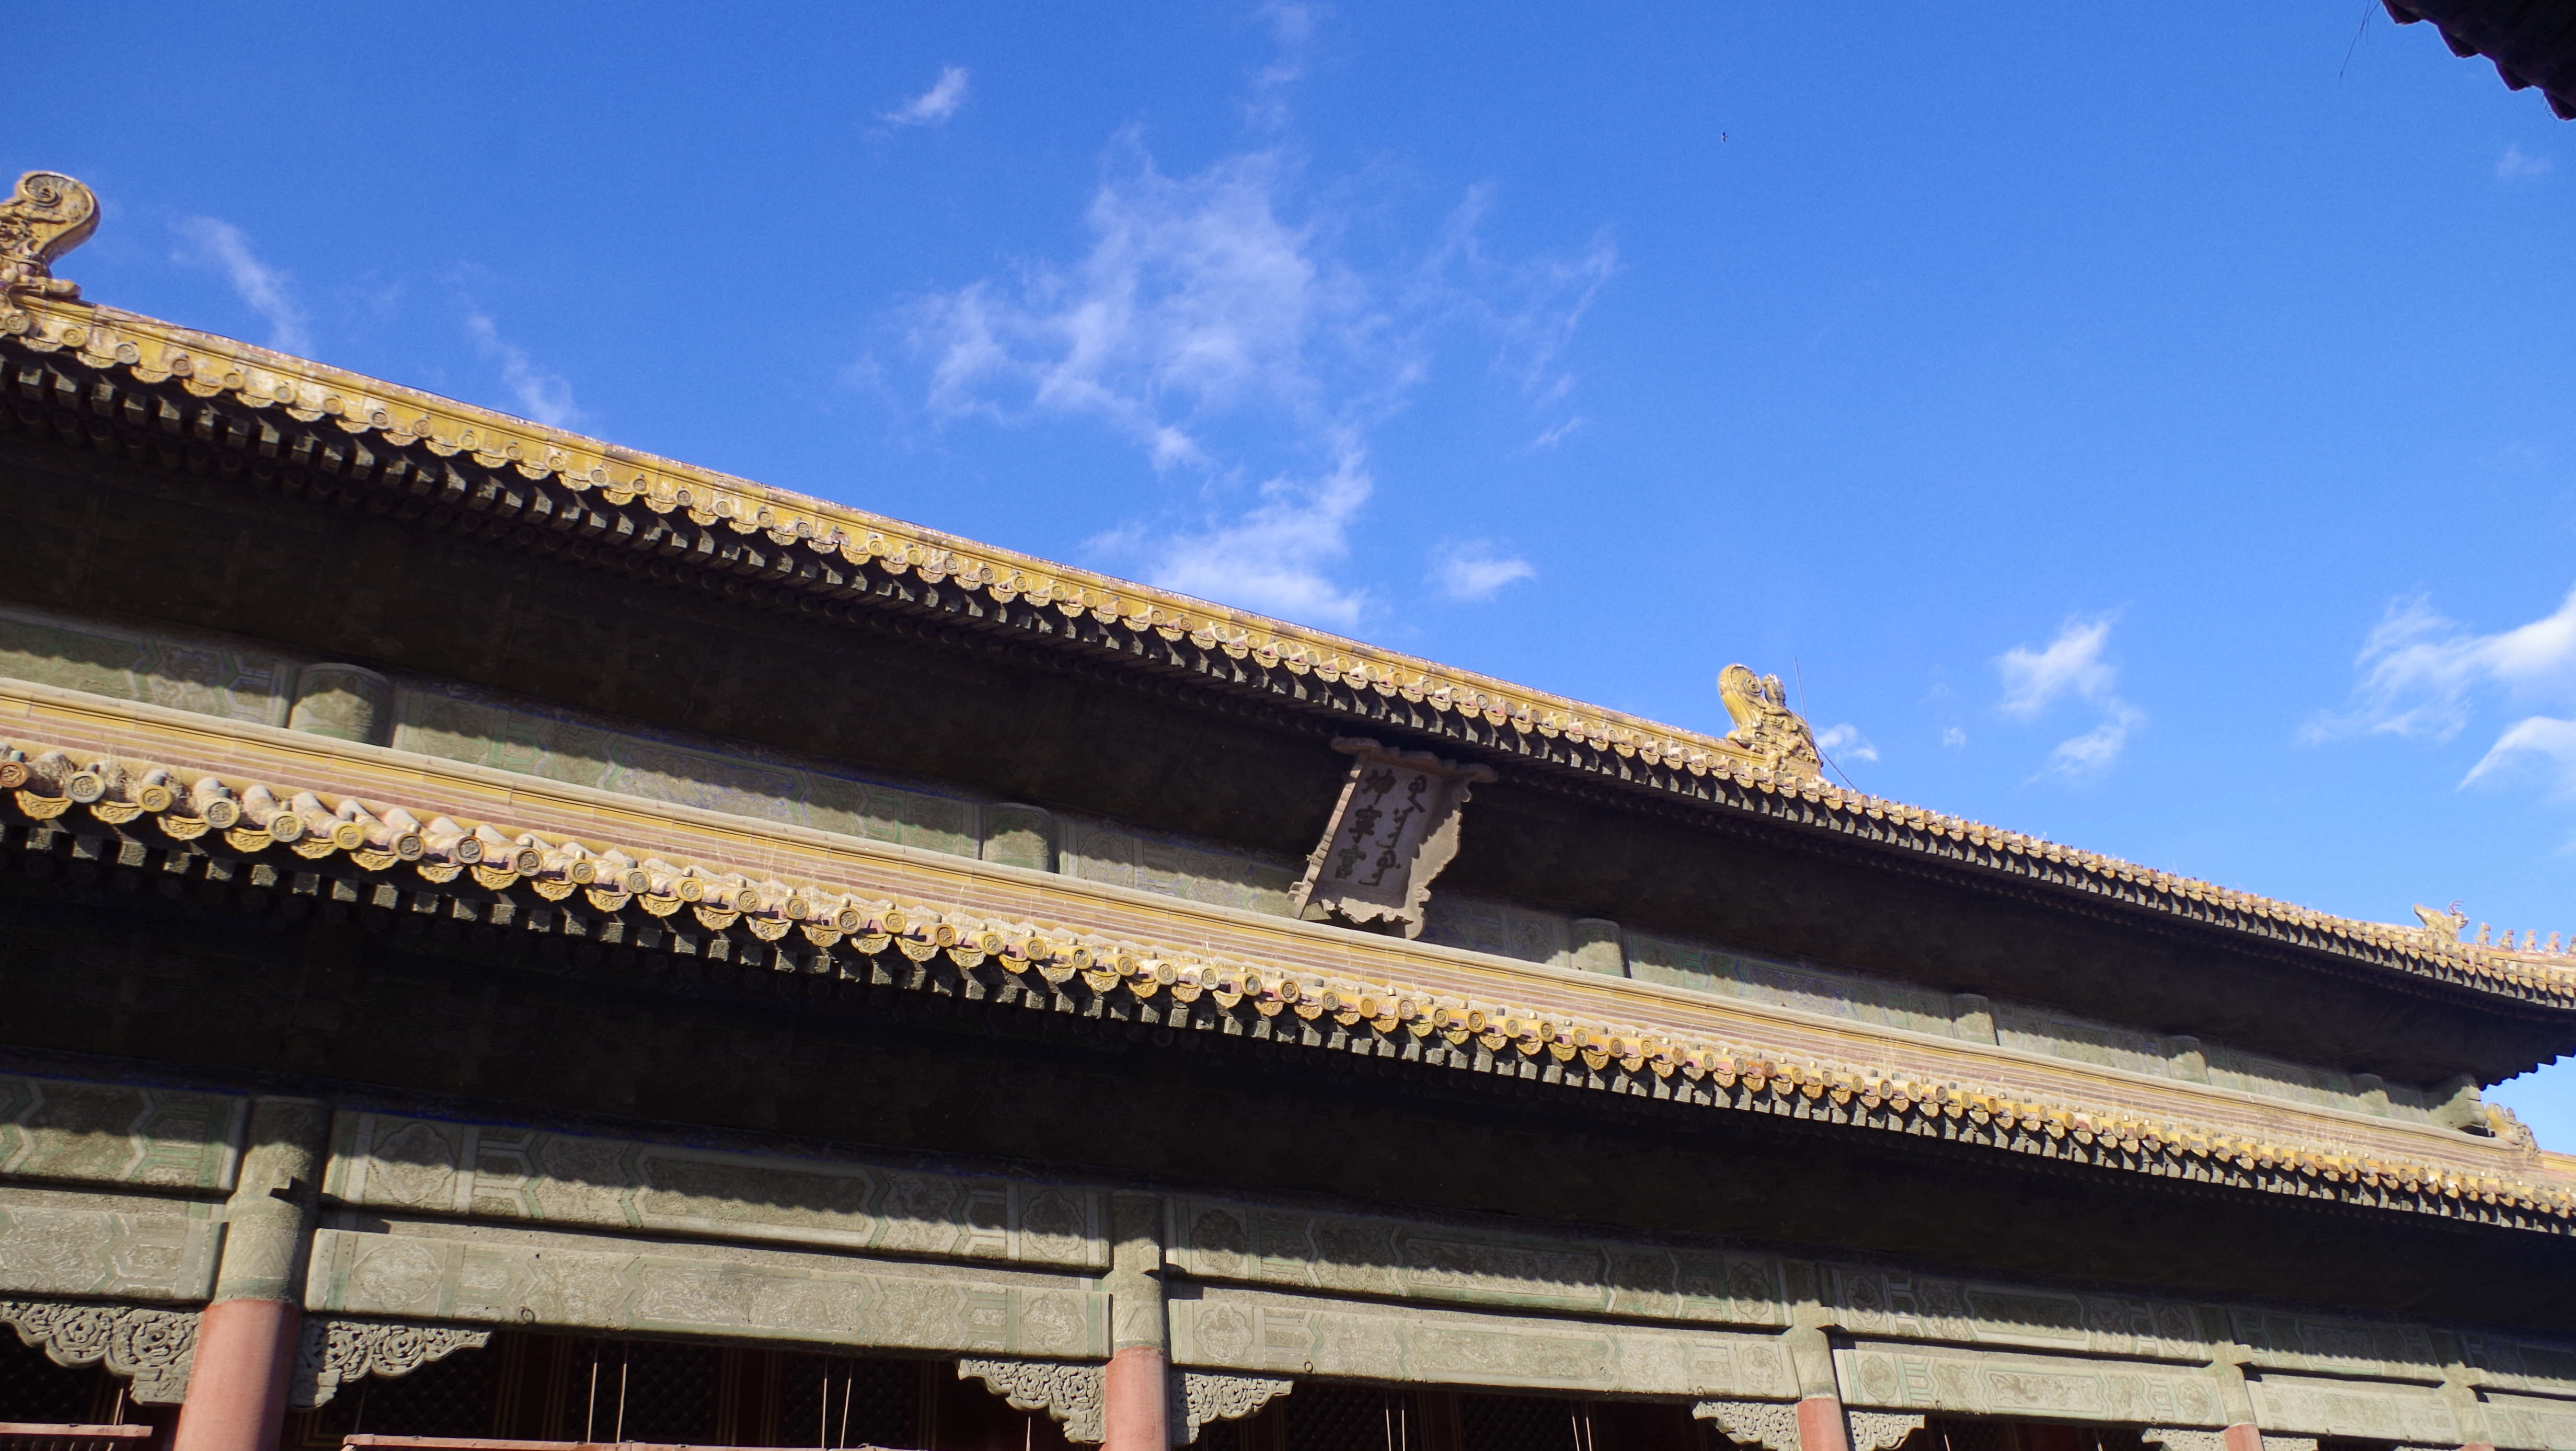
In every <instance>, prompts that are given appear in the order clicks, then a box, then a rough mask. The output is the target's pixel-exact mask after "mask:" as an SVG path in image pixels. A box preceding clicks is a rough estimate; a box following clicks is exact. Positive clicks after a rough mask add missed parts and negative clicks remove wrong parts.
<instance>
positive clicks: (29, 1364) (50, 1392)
mask: <svg viewBox="0 0 2576 1451" xmlns="http://www.w3.org/2000/svg"><path fill="white" fill-rule="evenodd" d="M114 1379H115V1378H114V1377H112V1376H110V1375H108V1374H107V1372H106V1371H104V1370H102V1369H100V1368H99V1367H97V1366H94V1365H92V1366H82V1367H80V1368H79V1369H73V1368H72V1367H70V1366H62V1365H56V1364H54V1363H53V1362H52V1361H51V1360H49V1359H47V1358H46V1357H45V1353H44V1352H43V1351H41V1350H38V1349H37V1348H36V1347H34V1346H32V1345H29V1344H27V1343H26V1342H25V1341H23V1340H20V1339H19V1338H18V1332H17V1331H16V1330H14V1329H11V1328H9V1327H8V1326H5V1325H0V1421H44V1422H52V1423H54V1424H57V1425H62V1424H71V1423H75V1422H78V1423H90V1422H95V1421H97V1420H99V1419H101V1417H100V1415H99V1405H100V1402H101V1400H102V1399H106V1400H109V1401H113V1400H114V1399H115V1394H116V1393H115V1389H114V1385H113V1382H114Z"/></svg>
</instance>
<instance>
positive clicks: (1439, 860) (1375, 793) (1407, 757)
mask: <svg viewBox="0 0 2576 1451" xmlns="http://www.w3.org/2000/svg"><path fill="white" fill-rule="evenodd" d="M1333 749H1334V750H1337V751H1344V752H1347V753H1349V754H1350V756H1351V757H1352V761H1351V774H1350V778H1349V779H1348V780H1346V781H1344V782H1343V783H1342V795H1341V799H1340V800H1339V801H1337V802H1335V803H1334V805H1333V815H1332V819H1331V820H1330V821H1329V822H1327V823H1326V824H1325V826H1324V841H1323V844H1322V845H1321V846H1318V847H1316V848H1315V850H1314V852H1313V854H1311V855H1309V856H1308V857H1307V858H1306V875H1305V877H1304V879H1303V880H1301V881H1299V882H1298V883H1297V888H1296V891H1295V892H1294V893H1293V894H1292V896H1291V898H1290V902H1291V905H1292V906H1293V907H1294V908H1295V909H1296V910H1297V913H1298V915H1300V916H1303V917H1307V918H1310V919H1312V918H1318V917H1320V918H1322V919H1324V920H1326V921H1333V922H1341V923H1345V924H1347V925H1349V926H1353V927H1362V926H1367V925H1369V924H1372V923H1380V922H1383V923H1392V924H1395V925H1396V926H1398V927H1401V928H1402V929H1403V932H1404V935H1405V936H1407V937H1418V936H1420V935H1421V934H1422V905H1423V903H1424V902H1426V901H1428V900H1430V897H1431V879H1432V878H1433V877H1436V876H1438V875H1440V869H1441V868H1442V867H1445V866H1447V865H1449V861H1450V858H1452V857H1455V856H1456V855H1457V854H1458V808H1459V807H1461V806H1464V805H1466V804H1467V792H1468V788H1469V787H1470V786H1472V785H1474V784H1475V783H1476V782H1479V781H1491V780H1493V779H1494V773H1493V772H1492V771H1491V770H1490V769H1488V768H1486V767H1484V766H1461V765H1458V764H1457V763H1455V762H1452V761H1444V760H1441V759H1440V758H1439V757H1438V756H1435V755H1433V754H1431V753H1430V752H1429V751H1392V750H1388V749H1386V748H1385V747H1383V746H1380V745H1379V744H1378V743H1377V742H1375V741H1371V740H1358V739H1344V740H1337V741H1335V742H1333Z"/></svg>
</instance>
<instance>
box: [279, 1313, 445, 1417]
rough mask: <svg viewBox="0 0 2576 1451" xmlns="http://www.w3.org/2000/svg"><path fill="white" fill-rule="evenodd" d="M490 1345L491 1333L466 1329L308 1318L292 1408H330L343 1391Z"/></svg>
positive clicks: (300, 1343)
mask: <svg viewBox="0 0 2576 1451" xmlns="http://www.w3.org/2000/svg"><path fill="white" fill-rule="evenodd" d="M491 1343H492V1332H491V1331H489V1330H477V1329H472V1328H469V1327H466V1326H463V1325H429V1324H417V1323H413V1322H409V1321H401V1320H353V1319H349V1318H347V1317H345V1316H339V1315H311V1316H307V1317H305V1321H304V1330H303V1335H302V1338H301V1339H300V1340H299V1341H298V1342H297V1344H296V1348H295V1378H294V1380H293V1381H292V1382H291V1383H290V1385H289V1388H288V1400H287V1404H289V1405H291V1406H294V1407H295V1408H297V1409H298V1410H310V1409H312V1408H313V1407H315V1406H322V1405H328V1404H330V1401H331V1398H332V1397H333V1396H334V1395H337V1394H338V1393H339V1392H340V1390H341V1388H342V1387H344V1386H347V1385H349V1384H350V1383H352V1382H354V1381H357V1380H359V1379H361V1378H363V1377H366V1376H371V1375H377V1376H398V1375H409V1374H411V1373H412V1372H413V1371H416V1370H418V1369H420V1368H421V1367H422V1366H424V1365H427V1364H429V1363H430V1362H431V1361H433V1360H444V1359H446V1358H447V1357H448V1356H450V1355H453V1354H455V1353H456V1352H457V1351H460V1350H480V1349H482V1348H483V1347H485V1346H487V1345H489V1344H491Z"/></svg>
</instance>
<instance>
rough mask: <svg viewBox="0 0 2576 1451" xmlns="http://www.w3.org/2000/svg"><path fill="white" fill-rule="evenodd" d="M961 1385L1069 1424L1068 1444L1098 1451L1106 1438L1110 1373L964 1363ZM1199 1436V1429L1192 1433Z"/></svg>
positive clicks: (1022, 1363)
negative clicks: (972, 1383) (973, 1383)
mask: <svg viewBox="0 0 2576 1451" xmlns="http://www.w3.org/2000/svg"><path fill="white" fill-rule="evenodd" d="M957 1378H958V1379H959V1380H980V1381H982V1382H983V1383H984V1385H985V1388H986V1389H988V1390H990V1391H991V1392H992V1393H993V1394H995V1395H997V1396H1000V1397H1002V1398H1003V1399H1005V1400H1007V1401H1009V1402H1010V1403H1011V1409H1012V1410H1015V1411H1044V1412H1046V1413H1047V1414H1048V1415H1050V1416H1052V1417H1054V1418H1055V1419H1056V1420H1058V1421H1061V1422H1063V1423H1064V1439H1066V1440H1068V1441H1071V1442H1073V1443H1074V1444H1075V1445H1077V1446H1097V1445H1099V1444H1100V1442H1101V1440H1102V1438H1103V1436H1104V1435H1105V1432H1104V1431H1103V1429H1102V1426H1101V1406H1102V1403H1103V1401H1104V1399H1105V1397H1106V1394H1107V1391H1106V1387H1107V1383H1108V1371H1107V1368H1106V1367H1103V1366H1097V1365H1059V1364H1055V1363H1053V1362H1049V1361H1042V1360H961V1361H959V1362H957ZM1193 1429H1194V1430H1195V1428H1193Z"/></svg>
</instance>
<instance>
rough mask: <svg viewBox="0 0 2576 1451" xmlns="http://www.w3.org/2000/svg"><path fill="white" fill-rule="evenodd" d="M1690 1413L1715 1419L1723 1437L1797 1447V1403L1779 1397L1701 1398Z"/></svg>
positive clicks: (1773, 1447) (1781, 1448) (1789, 1449)
mask: <svg viewBox="0 0 2576 1451" xmlns="http://www.w3.org/2000/svg"><path fill="white" fill-rule="evenodd" d="M1691 1414H1692V1415H1694V1416H1696V1417H1698V1418H1699V1419H1701V1420H1703V1421H1711V1422H1715V1423H1716V1425H1717V1429H1718V1431H1719V1432H1720V1433H1722V1434H1723V1435H1724V1436H1725V1437H1726V1439H1728V1440H1729V1441H1732V1442H1734V1443H1735V1444H1736V1445H1738V1446H1760V1447H1762V1448H1763V1451H1798V1407H1797V1404H1796V1403H1795V1402H1780V1401H1702V1402H1700V1403H1699V1404H1698V1405H1695V1406H1693V1407H1691Z"/></svg>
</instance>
